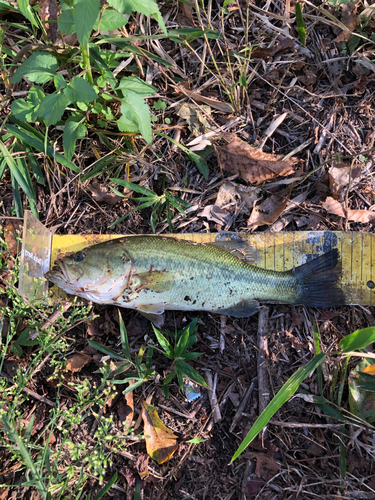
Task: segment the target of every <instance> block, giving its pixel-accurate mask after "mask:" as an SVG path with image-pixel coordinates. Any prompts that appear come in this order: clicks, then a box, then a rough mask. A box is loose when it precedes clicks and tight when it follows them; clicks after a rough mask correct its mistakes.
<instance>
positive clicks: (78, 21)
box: [73, 0, 100, 48]
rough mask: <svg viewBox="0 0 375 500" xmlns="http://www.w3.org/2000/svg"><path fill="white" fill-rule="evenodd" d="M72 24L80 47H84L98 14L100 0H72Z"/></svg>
mask: <svg viewBox="0 0 375 500" xmlns="http://www.w3.org/2000/svg"><path fill="white" fill-rule="evenodd" d="M73 6H74V14H73V16H74V24H75V27H76V30H77V37H78V41H79V43H80V44H81V45H82V47H84V48H86V45H87V44H88V43H89V38H90V35H91V32H92V30H93V29H94V26H95V23H96V21H97V19H98V18H99V14H100V0H89V1H87V0H74V1H73Z"/></svg>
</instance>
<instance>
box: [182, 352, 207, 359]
mask: <svg viewBox="0 0 375 500" xmlns="http://www.w3.org/2000/svg"><path fill="white" fill-rule="evenodd" d="M202 354H203V353H201V352H185V353H184V355H183V358H184V360H185V361H191V360H192V359H197V358H199V356H202Z"/></svg>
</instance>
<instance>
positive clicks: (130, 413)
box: [118, 380, 135, 428]
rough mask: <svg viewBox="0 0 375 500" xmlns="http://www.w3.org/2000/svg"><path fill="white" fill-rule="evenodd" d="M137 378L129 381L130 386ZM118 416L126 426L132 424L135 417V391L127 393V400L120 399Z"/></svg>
mask: <svg viewBox="0 0 375 500" xmlns="http://www.w3.org/2000/svg"><path fill="white" fill-rule="evenodd" d="M134 382H135V380H130V381H129V386H131V385H132V384H134ZM118 416H119V419H120V421H121V423H122V424H123V425H124V427H125V428H128V427H130V426H131V424H132V422H133V417H134V401H133V391H130V392H127V393H126V394H125V401H120V402H119V405H118Z"/></svg>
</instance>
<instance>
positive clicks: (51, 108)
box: [38, 93, 70, 127]
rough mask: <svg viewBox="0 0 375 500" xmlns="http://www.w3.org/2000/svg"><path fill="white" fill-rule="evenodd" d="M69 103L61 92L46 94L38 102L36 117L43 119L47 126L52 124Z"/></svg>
mask: <svg viewBox="0 0 375 500" xmlns="http://www.w3.org/2000/svg"><path fill="white" fill-rule="evenodd" d="M69 104H70V101H69V99H68V98H67V97H66V95H65V94H63V93H58V94H50V95H46V96H45V98H44V99H43V101H42V102H41V103H40V106H39V109H38V117H39V118H43V119H44V121H45V124H46V125H47V127H49V126H50V125H54V124H55V123H57V122H58V121H59V120H60V119H61V117H62V115H63V114H64V111H65V109H66V107H67V106H68V105H69Z"/></svg>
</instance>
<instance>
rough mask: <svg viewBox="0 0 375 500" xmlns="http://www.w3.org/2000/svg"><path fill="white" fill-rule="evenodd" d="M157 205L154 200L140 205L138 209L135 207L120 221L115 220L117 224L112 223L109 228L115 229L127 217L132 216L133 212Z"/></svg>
mask: <svg viewBox="0 0 375 500" xmlns="http://www.w3.org/2000/svg"><path fill="white" fill-rule="evenodd" d="M154 203H155V200H152V201H146V202H145V203H142V204H141V205H139V206H138V207H135V208H133V209H132V210H130V211H129V212H128V213H127V214H126V215H123V216H122V217H120V218H119V219H117V220H115V222H112V224H111V225H110V226H108V227H113V226H115V225H116V224H119V223H120V222H122V221H123V220H124V219H126V218H127V217H129V215H130V214H132V213H133V212H137V210H142V209H143V208H147V207H150V206H151V205H153V204H154Z"/></svg>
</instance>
